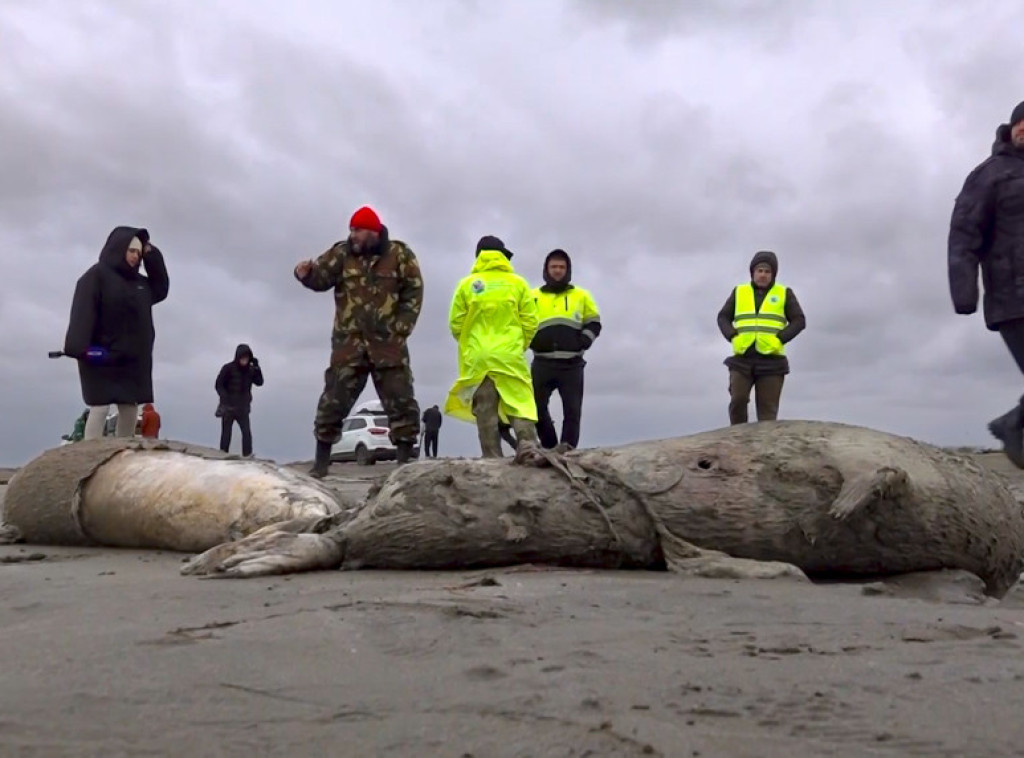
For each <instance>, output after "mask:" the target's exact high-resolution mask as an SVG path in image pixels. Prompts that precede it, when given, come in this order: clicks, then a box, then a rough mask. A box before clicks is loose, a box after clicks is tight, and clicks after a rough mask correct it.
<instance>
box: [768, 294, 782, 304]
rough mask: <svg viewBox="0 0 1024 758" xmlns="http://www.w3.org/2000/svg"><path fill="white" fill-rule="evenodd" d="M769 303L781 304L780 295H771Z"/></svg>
mask: <svg viewBox="0 0 1024 758" xmlns="http://www.w3.org/2000/svg"><path fill="white" fill-rule="evenodd" d="M768 302H769V303H777V302H779V296H778V295H771V296H770V297H769V298H768Z"/></svg>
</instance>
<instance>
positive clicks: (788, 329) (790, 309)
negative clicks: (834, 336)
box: [718, 250, 807, 374]
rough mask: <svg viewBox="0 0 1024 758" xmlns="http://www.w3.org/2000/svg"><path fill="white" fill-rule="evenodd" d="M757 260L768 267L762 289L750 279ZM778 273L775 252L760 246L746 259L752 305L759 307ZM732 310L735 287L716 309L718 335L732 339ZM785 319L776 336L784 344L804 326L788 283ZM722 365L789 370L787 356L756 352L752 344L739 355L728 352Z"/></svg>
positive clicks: (761, 370)
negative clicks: (768, 276) (768, 275)
mask: <svg viewBox="0 0 1024 758" xmlns="http://www.w3.org/2000/svg"><path fill="white" fill-rule="evenodd" d="M759 263H767V264H768V265H769V266H771V269H772V280H771V282H770V283H769V285H768V287H767V288H766V289H760V288H759V287H758V286H757V285H756V284H754V282H753V275H754V267H755V266H757V264H759ZM778 273H779V260H778V258H777V257H776V255H775V253H773V252H771V251H770V250H761V251H759V252H757V253H755V254H754V257H753V258H751V260H750V275H751V282H750V283H751V284H752V285H753V286H754V306H755V307H757V308H760V307H761V303H762V302H764V298H765V295H767V294H768V290H769V289H771V288H772V287H773V286H775V278H776V277H777V276H778ZM735 313H736V290H735V288H734V289H733V290H732V292H730V293H729V297H728V299H727V300H726V301H725V305H723V306H722V310H720V311H719V312H718V329H719V331H721V332H722V336H723V337H725V338H726V339H727V340H729V341H732V338H733V337H735V336H736V329H735V328H734V327H733V325H732V321H733V317H734V316H735ZM785 314H786V320H787V321H788V322H789V323H788V324H786V326H785V327H783V329H782V330H781V331H780V332H779V334H778V337H779V340H780V341H781V342H782V344H784V345H785V344H786V343H787V342H789V341H790V340H792V339H793V338H794V337H796V335H798V334H800V332H802V331H803V330H804V328H805V327H806V326H807V319H806V317H805V316H804V311H803V308H801V307H800V302H799V301H798V300H797V299H796V295H795V294H794V293H793V290H791V289H790V288H789V287H786V310H785ZM725 365H726V366H728V367H729V368H733V369H737V370H739V371H745V372H746V371H750V370H751V369H754V370H756V371H757V373H759V374H772V373H779V374H788V373H789V359H788V358H786V356H784V355H761V353H759V352H757V350H756V349H755V347H754V346H753V345H751V346H750V348H749V349H748V350H747V351H746V352H745V353H744V354H743V355H730V356H729V357H728V358H726V359H725Z"/></svg>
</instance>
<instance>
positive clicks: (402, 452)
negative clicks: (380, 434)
mask: <svg viewBox="0 0 1024 758" xmlns="http://www.w3.org/2000/svg"><path fill="white" fill-rule="evenodd" d="M411 460H412V443H411V442H396V443H395V461H396V462H397V463H398V465H399V466H401V465H402V464H403V463H408V462H409V461H411Z"/></svg>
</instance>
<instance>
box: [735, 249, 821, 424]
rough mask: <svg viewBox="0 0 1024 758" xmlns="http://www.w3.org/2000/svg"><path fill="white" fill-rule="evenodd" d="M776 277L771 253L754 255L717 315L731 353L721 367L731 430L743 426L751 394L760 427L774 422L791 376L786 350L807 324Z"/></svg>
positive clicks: (775, 267) (777, 264)
mask: <svg viewBox="0 0 1024 758" xmlns="http://www.w3.org/2000/svg"><path fill="white" fill-rule="evenodd" d="M778 273H779V260H778V258H777V257H776V255H775V253H773V252H771V251H770V250H761V251H759V252H757V253H755V254H754V257H753V258H752V259H751V261H750V281H749V282H744V283H743V284H739V285H737V286H736V287H735V288H734V289H733V291H732V292H731V293H730V294H729V298H728V299H727V300H726V301H725V305H723V306H722V310H720V311H719V312H718V328H719V330H720V331H721V332H722V336H723V337H725V338H726V339H727V340H729V342H731V343H732V348H733V352H732V355H730V356H729V357H728V358H726V359H725V361H724V363H725V365H726V366H727V367H728V369H729V424H730V425H734V424H745V423H747V406H748V405H749V403H750V391H751V390H752V389H753V390H754V391H755V393H756V394H755V405H756V408H757V420H758V421H774V420H775V419H776V418H778V415H779V401H780V399H781V397H782V384H783V382H784V381H785V378H786V374H788V373H789V359H788V358H787V357H786V349H785V345H786V344H787V343H788V342H790V341H791V340H792V339H793V338H794V337H796V336H797V335H798V334H799V333H800V332H802V331H803V330H804V327H806V325H807V320H806V318H805V317H804V312H803V309H802V308H801V307H800V303H799V302H798V301H797V299H796V295H795V294H794V293H793V290H791V289H790V288H789V287H786V286H784V285H782V284H779V283H778V282H777V281H776V277H777V276H778Z"/></svg>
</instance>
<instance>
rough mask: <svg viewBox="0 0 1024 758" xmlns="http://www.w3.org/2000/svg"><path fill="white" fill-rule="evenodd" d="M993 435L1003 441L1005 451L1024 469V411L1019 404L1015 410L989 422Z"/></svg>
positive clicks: (1016, 464) (1012, 461)
mask: <svg viewBox="0 0 1024 758" xmlns="http://www.w3.org/2000/svg"><path fill="white" fill-rule="evenodd" d="M988 430H989V431H990V432H991V433H992V436H993V437H995V438H996V439H997V440H999V441H1000V442H1002V443H1003V452H1004V453H1005V454H1006V457H1007V458H1009V459H1010V462H1011V463H1012V464H1013V465H1014V466H1016V467H1017V468H1021V469H1024V412H1022V411H1021V406H1020V405H1017V406H1015V407H1014V408H1013V410H1010V411H1007V412H1006V413H1004V414H1003V415H1002V416H1000V417H999V418H997V419H994V420H992V421H990V422H989V425H988Z"/></svg>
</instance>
